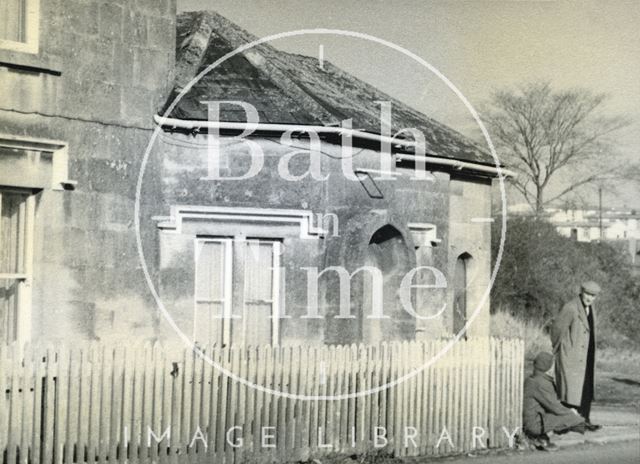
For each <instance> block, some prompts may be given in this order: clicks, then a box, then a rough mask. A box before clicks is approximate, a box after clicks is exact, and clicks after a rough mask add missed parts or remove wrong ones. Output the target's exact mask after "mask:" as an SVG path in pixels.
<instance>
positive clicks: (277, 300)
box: [192, 235, 283, 346]
mask: <svg viewBox="0 0 640 464" xmlns="http://www.w3.org/2000/svg"><path fill="white" fill-rule="evenodd" d="M250 242H257V243H258V244H260V243H269V244H271V257H272V261H271V263H272V266H271V276H272V277H271V299H270V300H265V302H267V303H269V304H270V305H271V315H270V316H269V317H270V318H271V337H270V338H271V343H270V344H271V345H272V346H278V345H279V343H280V309H281V306H282V298H283V295H282V292H281V288H282V285H281V279H282V273H281V272H280V255H281V253H282V248H281V247H282V239H281V238H272V237H269V238H267V237H251V238H247V237H246V236H244V235H236V236H233V237H228V236H226V237H225V236H196V237H195V239H194V255H195V256H194V260H195V261H194V267H195V269H194V309H193V332H192V333H193V335H192V337H193V340H194V342H197V341H198V340H197V337H196V326H197V321H198V305H199V304H203V303H222V306H223V315H224V317H223V318H222V344H223V345H224V346H229V345H230V344H231V343H233V344H241V345H246V344H247V343H246V342H247V340H246V325H245V324H244V323H243V324H242V331H241V333H240V334H238V335H239V338H240V340H239V341H237V340H236V339H235V337H234V338H233V339H232V333H231V322H226V321H231V320H232V319H240V320H242V321H247V320H248V318H247V316H248V311H247V307H248V304H247V301H248V298H247V279H246V272H247V267H246V262H247V260H246V258H245V256H244V253H245V250H246V249H247V248H245V246H239V244H242V245H247V244H248V243H250ZM206 243H222V244H223V246H224V254H223V255H224V259H225V261H224V264H223V269H224V271H223V272H224V274H223V285H222V288H223V297H222V298H218V299H210V298H209V299H205V298H201V297H200V296H199V295H200V293H199V288H198V282H199V280H200V279H199V278H198V269H199V266H198V264H199V261H198V260H199V251H200V250H201V249H202V247H203V246H204V244H206ZM248 246H251V245H250V244H249V245H248ZM238 261H241V262H240V263H239V262H238ZM238 280H240V282H238ZM234 302H235V303H237V304H238V305H239V306H241V307H242V314H241V315H237V314H233V308H234ZM210 330H211V327H210ZM238 335H236V337H237V336H238ZM209 339H211V336H209Z"/></svg>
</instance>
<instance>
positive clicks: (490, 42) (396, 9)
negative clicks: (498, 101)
mask: <svg viewBox="0 0 640 464" xmlns="http://www.w3.org/2000/svg"><path fill="white" fill-rule="evenodd" d="M178 10H179V11H190V10H214V11H217V12H218V13H220V14H222V15H223V16H225V17H226V18H228V19H229V20H231V21H233V22H235V23H236V24H238V25H240V26H241V27H243V28H244V29H246V30H248V31H249V32H251V33H253V34H254V35H256V36H258V37H264V36H268V35H272V34H276V33H280V32H285V31H292V30H299V29H313V28H330V29H342V30H349V31H355V32H362V33H365V34H369V35H372V36H375V37H377V38H380V39H383V40H386V41H389V42H392V43H394V44H396V45H398V46H400V47H403V48H405V49H407V50H409V51H410V52H412V53H414V54H416V55H417V56H419V57H420V58H422V59H424V60H425V61H427V62H428V63H429V64H431V65H432V66H433V67H435V68H436V69H437V70H438V71H439V72H440V73H442V74H443V75H444V76H446V78H447V79H448V80H449V81H451V83H453V85H455V86H456V87H457V88H458V89H459V90H460V91H461V92H462V94H463V95H464V96H465V97H466V99H467V100H468V101H469V102H470V103H471V105H473V106H474V107H475V108H479V107H480V106H481V105H482V104H483V103H485V102H486V101H487V100H488V99H489V98H490V96H491V94H492V93H493V92H495V91H496V90H499V89H503V88H508V87H515V86H518V85H522V84H524V83H528V82H537V81H548V82H550V83H551V84H552V85H553V86H554V87H555V88H557V89H566V88H573V87H582V88H586V89H589V90H591V91H594V92H597V93H606V94H607V95H609V96H610V98H609V100H608V103H607V108H606V110H607V111H608V112H609V113H610V114H612V115H624V116H627V117H629V118H631V119H632V124H631V125H630V126H629V127H627V128H626V129H624V130H623V131H621V132H620V133H619V134H618V136H619V140H618V143H619V147H620V151H621V152H622V153H623V156H624V157H625V159H626V160H628V161H629V162H631V161H634V160H640V32H639V31H640V0H600V1H555V0H550V1H530V0H512V1H489V0H473V1H465V0H451V1H428V0H426V1H418V0H385V1H380V0H368V1H364V0H342V1H338V0H323V1H310V0H298V1H293V0H271V1H264V0H253V1H246V0H178ZM272 45H273V46H275V47H276V48H279V49H281V50H285V51H289V52H295V53H301V54H304V55H309V56H319V53H320V52H319V49H320V46H321V45H322V48H323V55H324V59H326V60H328V61H331V62H332V63H333V64H335V65H336V66H338V67H340V68H342V69H344V70H345V71H347V72H349V73H351V74H353V75H355V76H356V77H358V78H360V79H363V80H365V81H367V82H369V83H370V84H372V85H374V86H376V87H378V88H380V89H381V90H383V91H385V92H386V93H388V94H390V95H392V96H393V97H395V98H398V99H399V100H401V101H403V102H405V103H408V104H409V105H411V106H413V107H414V108H416V109H418V110H419V111H421V112H423V113H425V114H427V115H429V116H431V117H433V118H435V119H438V120H439V121H441V122H443V123H445V124H448V125H449V126H451V127H453V128H454V129H456V130H458V131H460V132H462V133H464V134H466V135H469V136H474V137H477V134H478V129H477V126H476V125H475V123H474V121H473V119H472V118H471V116H470V113H469V111H468V110H467V109H466V107H465V106H464V105H463V103H462V102H461V101H460V99H459V98H458V97H457V96H456V95H455V94H454V93H453V92H452V91H451V90H450V89H449V88H448V87H447V86H446V84H445V83H444V82H442V81H441V80H440V79H439V78H438V77H437V76H435V75H434V74H433V73H432V72H430V71H429V70H428V69H427V68H425V67H424V66H422V65H420V64H419V63H417V62H416V61H414V60H412V59H411V58H409V57H407V56H405V55H404V54H402V53H400V52H398V51H396V50H392V49H390V48H387V47H385V46H383V45H381V44H378V43H375V42H371V41H367V40H364V39H360V38H351V37H344V36H339V35H335V36H327V35H317V34H307V35H303V36H297V37H290V38H286V39H278V40H275V41H273V42H272ZM637 191H638V185H637V184H636V185H632V184H627V185H623V186H620V188H619V191H618V193H617V194H612V193H611V194H607V193H605V196H604V203H605V206H616V207H625V206H626V207H633V208H638V209H640V195H639V194H638V192H637Z"/></svg>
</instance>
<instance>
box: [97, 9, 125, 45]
mask: <svg viewBox="0 0 640 464" xmlns="http://www.w3.org/2000/svg"><path fill="white" fill-rule="evenodd" d="M99 15H100V27H99V31H100V35H101V36H103V37H110V38H112V39H116V40H119V41H121V40H122V37H123V34H122V28H123V24H124V8H123V7H122V6H121V5H118V4H117V3H113V2H109V3H103V4H101V5H100V7H99Z"/></svg>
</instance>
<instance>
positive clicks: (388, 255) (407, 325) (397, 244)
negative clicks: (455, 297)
mask: <svg viewBox="0 0 640 464" xmlns="http://www.w3.org/2000/svg"><path fill="white" fill-rule="evenodd" d="M411 258H412V254H411V250H410V249H409V248H408V246H407V244H406V242H405V239H404V237H403V236H402V234H401V233H400V231H399V230H398V229H396V228H395V227H393V226H392V225H389V224H387V225H385V226H383V227H381V228H379V229H378V230H376V231H375V232H374V233H373V235H372V236H371V238H370V240H369V244H368V246H367V251H366V257H365V265H366V266H370V267H373V268H376V269H377V270H378V271H379V273H378V279H376V277H375V276H373V275H371V274H369V273H366V274H365V275H364V286H363V293H364V294H363V301H362V302H363V304H362V311H361V314H360V320H361V327H362V340H363V341H364V342H365V343H377V342H380V341H382V340H399V339H400V340H402V339H412V338H413V336H414V331H415V321H414V320H413V319H412V318H411V316H409V314H408V313H407V312H406V311H404V310H403V309H402V303H401V301H400V292H399V290H400V285H401V282H402V279H403V277H404V276H405V275H406V274H407V272H409V271H410V270H411V267H412V264H411V263H412V260H411ZM379 286H381V288H379ZM411 299H412V302H413V303H414V304H415V296H414V295H412V298H411ZM380 303H381V310H382V312H383V313H384V319H373V318H371V317H369V316H371V315H372V311H373V308H374V305H376V304H380ZM411 326H412V327H411Z"/></svg>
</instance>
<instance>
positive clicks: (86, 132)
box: [0, 0, 176, 342]
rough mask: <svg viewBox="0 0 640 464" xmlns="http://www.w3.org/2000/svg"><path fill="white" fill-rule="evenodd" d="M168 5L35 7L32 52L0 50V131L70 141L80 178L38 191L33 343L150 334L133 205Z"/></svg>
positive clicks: (166, 68)
mask: <svg viewBox="0 0 640 464" xmlns="http://www.w3.org/2000/svg"><path fill="white" fill-rule="evenodd" d="M175 8H176V6H175V0H136V1H124V0H112V1H97V0H96V1H94V0H82V1H80V0H64V1H62V0H42V1H41V19H40V25H41V33H40V34H41V40H40V52H39V54H37V55H26V54H21V53H15V52H9V51H6V50H0V62H2V64H0V92H2V98H0V133H2V134H5V135H9V136H13V137H28V138H31V139H53V140H58V141H61V142H64V143H66V144H68V151H69V178H70V179H72V180H75V181H77V187H76V189H75V191H54V190H50V189H44V190H42V191H40V192H39V193H37V211H36V226H35V231H36V237H35V241H34V242H35V243H34V245H35V256H34V281H33V310H32V313H33V325H32V338H33V339H34V340H38V341H42V342H44V341H53V340H62V339H64V340H70V339H101V340H111V341H113V340H116V339H125V338H126V339H127V340H132V339H152V338H154V337H155V333H156V330H155V327H156V326H157V324H158V318H157V315H156V311H155V305H154V304H153V303H152V302H151V301H150V299H149V297H148V296H147V295H148V290H147V288H146V285H145V282H144V280H143V277H142V274H141V272H140V271H139V269H138V268H139V265H138V258H137V251H136V247H135V239H134V233H133V199H134V192H135V181H136V176H137V173H138V170H139V163H140V159H141V158H142V153H143V151H144V148H145V146H146V144H147V142H148V139H149V137H150V135H151V128H152V124H153V120H152V117H153V114H155V113H156V112H157V110H158V108H159V107H160V106H161V104H163V103H164V99H166V97H167V94H168V90H169V87H170V84H171V83H172V75H173V67H174V55H175ZM4 168H7V169H11V167H10V166H9V167H5V166H3V169H4ZM0 183H1V182H0Z"/></svg>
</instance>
